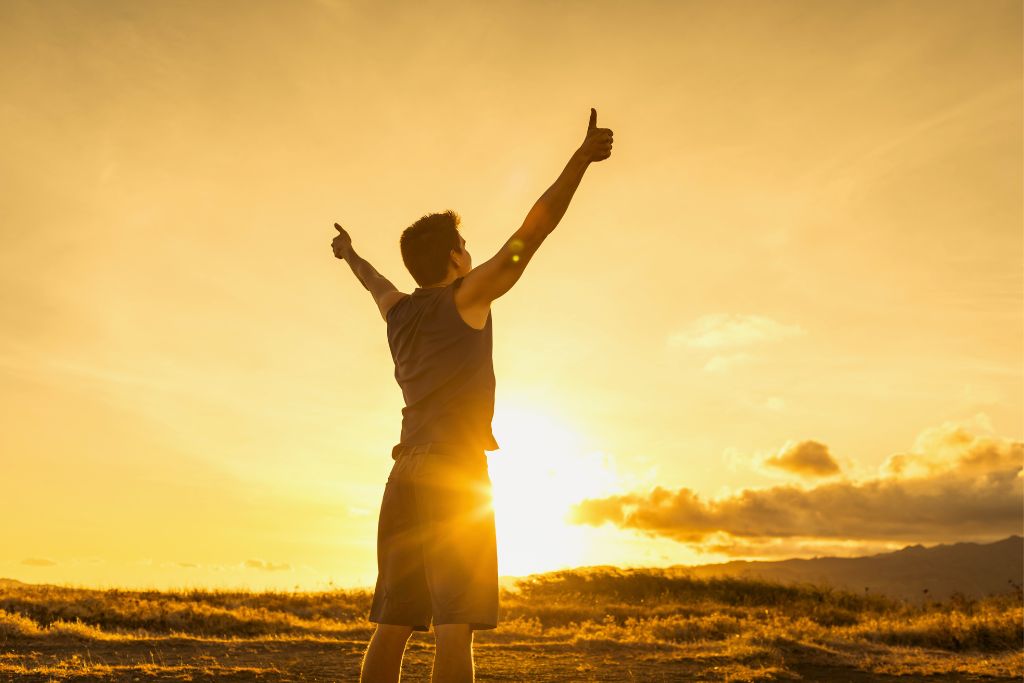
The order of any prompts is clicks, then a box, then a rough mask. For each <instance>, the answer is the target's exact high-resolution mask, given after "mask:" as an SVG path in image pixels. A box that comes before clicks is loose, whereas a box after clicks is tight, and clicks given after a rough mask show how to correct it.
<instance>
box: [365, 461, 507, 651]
mask: <svg viewBox="0 0 1024 683" xmlns="http://www.w3.org/2000/svg"><path fill="white" fill-rule="evenodd" d="M369 620H370V621H371V622H375V623H378V624H398V625H404V626H412V628H413V630H416V631H427V630H429V629H430V623H431V620H433V623H434V625H435V626H437V625H441V624H469V625H470V628H472V629H492V628H496V627H497V625H498V549H497V543H496V537H495V529H494V508H493V507H492V497H491V479H490V475H489V473H488V471H487V456H486V454H485V453H484V452H483V451H482V450H481V451H478V452H474V453H464V454H461V455H452V454H440V453H436V452H433V453H431V452H421V453H412V454H403V455H400V456H399V457H398V458H397V459H396V460H395V464H394V465H393V466H392V468H391V476H390V477H388V482H387V484H386V485H385V487H384V497H383V500H382V501H381V506H380V520H379V522H378V526H377V584H376V587H375V588H374V591H373V603H372V605H371V606H370V615H369Z"/></svg>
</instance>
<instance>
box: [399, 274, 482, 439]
mask: <svg viewBox="0 0 1024 683" xmlns="http://www.w3.org/2000/svg"><path fill="white" fill-rule="evenodd" d="M461 284H462V278H461V277H460V278H458V279H457V280H455V281H454V282H452V283H451V284H449V285H447V286H445V287H417V288H416V290H415V291H413V293H412V294H410V295H409V296H407V297H404V298H402V299H401V300H400V301H398V303H396V304H394V305H393V306H392V307H391V309H390V310H388V313H387V331H388V346H390V347H391V358H392V359H393V360H394V362H395V379H396V380H397V381H398V385H399V386H400V387H401V389H402V396H403V397H404V398H405V407H404V408H402V435H401V440H400V442H399V444H397V445H396V446H395V448H396V449H397V448H398V447H399V446H417V445H421V444H425V443H431V442H435V443H437V442H440V443H444V444H449V445H452V446H454V447H455V448H457V449H462V448H465V449H467V450H474V451H479V450H488V451H493V450H496V449H497V448H498V443H497V441H495V440H494V435H493V433H492V432H491V418H492V417H493V416H494V365H493V362H492V356H491V350H492V345H491V339H492V337H491V315H490V313H488V315H487V323H486V324H485V325H484V327H483V329H480V330H478V329H476V328H474V327H471V326H470V325H469V324H468V323H467V322H466V321H465V320H463V319H462V316H461V315H459V311H458V309H457V308H456V306H455V290H456V289H457V288H458V287H459V285H461Z"/></svg>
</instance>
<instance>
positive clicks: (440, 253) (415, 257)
mask: <svg viewBox="0 0 1024 683" xmlns="http://www.w3.org/2000/svg"><path fill="white" fill-rule="evenodd" d="M461 220H462V219H461V218H460V217H459V214H457V213H455V212H454V211H451V210H449V211H445V212H443V213H431V214H427V215H426V216H423V217H422V218H420V219H419V220H418V221H416V222H415V223H413V224H412V225H410V226H409V227H408V228H406V229H405V231H403V232H402V239H401V240H400V245H401V248H402V260H403V261H404V262H405V267H406V268H408V269H409V273H410V274H411V275H412V277H413V279H414V280H416V283H417V284H418V285H419V286H420V287H429V286H431V285H436V284H439V283H441V282H444V281H445V280H447V279H448V278H449V277H450V276H452V275H453V274H454V276H455V277H460V276H462V275H465V274H466V273H468V272H469V271H470V270H472V268H473V260H472V257H471V256H470V255H469V252H468V251H467V250H466V240H464V239H462V235H460V234H459V222H460V221H461Z"/></svg>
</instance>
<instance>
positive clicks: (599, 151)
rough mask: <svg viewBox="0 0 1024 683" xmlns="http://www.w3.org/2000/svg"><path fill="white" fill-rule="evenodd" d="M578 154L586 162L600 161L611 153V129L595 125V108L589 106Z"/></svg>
mask: <svg viewBox="0 0 1024 683" xmlns="http://www.w3.org/2000/svg"><path fill="white" fill-rule="evenodd" d="M580 154H582V155H583V158H584V159H586V160H587V162H588V163H589V162H591V161H602V160H604V159H607V158H608V157H610V156H611V155H612V129H611V128H598V127H597V110H596V109H594V108H593V107H591V108H590V124H589V125H588V126H587V136H586V138H584V140H583V144H582V145H580Z"/></svg>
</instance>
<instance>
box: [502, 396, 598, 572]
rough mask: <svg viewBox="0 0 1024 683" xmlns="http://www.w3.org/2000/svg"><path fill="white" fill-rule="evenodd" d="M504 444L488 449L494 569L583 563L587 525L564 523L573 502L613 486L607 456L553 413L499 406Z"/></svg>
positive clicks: (537, 568) (541, 568)
mask: <svg viewBox="0 0 1024 683" xmlns="http://www.w3.org/2000/svg"><path fill="white" fill-rule="evenodd" d="M494 434H495V437H496V438H497V439H498V443H499V444H501V448H500V450H498V451H495V452H492V453H489V454H488V469H489V471H490V476H491V482H492V486H493V496H494V498H493V500H494V516H495V526H496V528H497V534H498V571H499V573H500V574H503V575H512V576H520V575H524V574H531V573H536V572H544V571H552V570H555V569H561V568H566V567H574V566H579V565H581V564H584V563H585V562H586V557H587V555H588V554H589V553H588V550H589V548H588V536H589V534H588V530H587V529H584V528H582V527H579V526H577V525H573V524H570V523H568V521H567V520H566V517H567V515H568V513H569V510H570V508H571V507H572V505H573V504H574V503H577V502H579V501H582V500H583V499H585V498H593V497H598V496H601V495H606V494H607V493H608V492H610V491H613V490H615V484H616V483H617V477H616V476H615V474H614V472H613V470H612V468H611V466H610V463H609V461H608V458H607V457H606V456H605V455H604V454H603V453H600V452H590V453H588V452H585V450H584V446H583V439H582V437H581V435H580V434H579V432H578V431H575V430H573V429H572V428H570V427H568V426H566V424H565V423H564V421H563V422H559V421H558V420H556V419H555V418H553V417H551V416H550V415H546V414H543V413H539V412H535V411H531V410H528V409H520V408H510V409H503V410H501V411H500V413H496V414H495V417H494Z"/></svg>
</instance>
